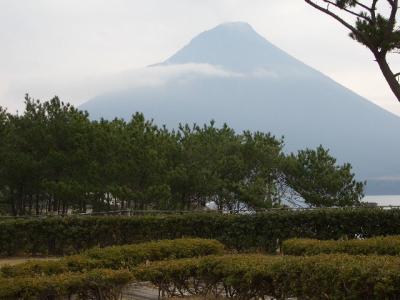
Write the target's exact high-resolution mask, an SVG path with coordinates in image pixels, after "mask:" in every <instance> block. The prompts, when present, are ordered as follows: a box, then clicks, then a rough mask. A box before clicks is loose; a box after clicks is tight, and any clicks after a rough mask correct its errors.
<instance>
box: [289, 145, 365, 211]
mask: <svg viewBox="0 0 400 300" xmlns="http://www.w3.org/2000/svg"><path fill="white" fill-rule="evenodd" d="M284 165H285V166H284V170H285V171H284V174H285V176H286V181H287V183H288V185H289V186H290V187H291V188H292V189H293V190H294V191H296V192H297V193H298V194H299V195H300V196H301V197H302V198H303V199H304V202H305V203H306V204H309V205H310V206H316V207H330V206H352V205H358V204H359V203H360V200H361V198H362V197H363V196H364V194H363V188H364V184H363V183H361V182H357V181H356V180H355V179H354V174H352V173H351V165H349V164H344V165H342V166H338V165H337V164H336V159H335V158H334V157H332V156H331V155H330V154H329V151H328V150H325V149H324V148H323V147H322V146H319V147H318V148H317V149H316V150H311V149H306V150H301V151H299V152H298V154H297V155H294V154H291V155H290V156H288V157H287V158H286V159H285V163H284Z"/></svg>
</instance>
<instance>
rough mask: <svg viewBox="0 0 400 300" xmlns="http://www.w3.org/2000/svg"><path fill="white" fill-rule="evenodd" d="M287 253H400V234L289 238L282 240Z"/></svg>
mask: <svg viewBox="0 0 400 300" xmlns="http://www.w3.org/2000/svg"><path fill="white" fill-rule="evenodd" d="M282 252H283V253H285V254H286V255H315V254H322V253H326V254H329V253H347V254H352V255H371V254H374V255H400V236H386V237H382V236H380V237H374V238H368V239H363V240H359V239H354V240H339V241H335V240H327V241H321V240H315V239H296V238H295V239H289V240H286V241H283V242H282Z"/></svg>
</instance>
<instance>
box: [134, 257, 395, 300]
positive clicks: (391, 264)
mask: <svg viewBox="0 0 400 300" xmlns="http://www.w3.org/2000/svg"><path fill="white" fill-rule="evenodd" d="M134 275H135V277H136V278H137V279H138V280H144V281H150V282H152V283H153V284H154V285H156V286H157V287H158V288H159V289H160V290H161V291H162V292H163V293H164V294H166V295H168V296H174V295H183V294H192V295H194V294H196V295H214V296H221V295H222V296H226V297H228V298H238V299H253V298H254V299H265V297H266V296H270V297H273V298H276V299H286V298H290V297H296V298H298V299H367V300H368V299H400V284H399V283H400V258H399V257H395V256H350V255H347V254H340V255H339V254H336V255H317V256H310V257H302V256H297V257H295V256H263V255H228V256H219V257H204V258H198V259H182V260H175V261H165V262H157V263H151V264H150V265H147V266H142V267H139V268H137V270H136V273H135V274H134Z"/></svg>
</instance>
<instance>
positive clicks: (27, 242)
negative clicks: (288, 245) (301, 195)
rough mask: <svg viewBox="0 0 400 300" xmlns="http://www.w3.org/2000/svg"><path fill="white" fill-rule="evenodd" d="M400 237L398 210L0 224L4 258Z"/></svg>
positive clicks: (0, 250)
mask: <svg viewBox="0 0 400 300" xmlns="http://www.w3.org/2000/svg"><path fill="white" fill-rule="evenodd" d="M394 234H400V210H398V209H393V210H381V209H368V208H365V209H325V210H312V211H285V210H283V211H271V212H267V213H259V214H254V215H226V214H217V213H215V214H213V213H210V214H187V215H168V216H142V217H66V218H57V217H55V218H42V219H13V220H2V221H0V236H1V240H0V255H3V256H4V255H16V254H19V253H28V254H43V255H61V254H72V253H77V252H80V251H82V250H85V249H89V248H92V247H95V246H100V247H105V246H111V245H123V244H134V243H139V242H145V241H149V240H162V239H175V238H180V237H201V238H210V239H217V240H219V241H221V242H222V243H224V244H225V245H227V246H228V247H230V248H234V249H238V250H243V249H255V248H257V249H265V250H268V251H275V249H276V247H277V241H282V240H286V239H289V238H294V237H301V238H315V239H324V240H326V239H339V238H341V237H343V236H345V235H346V236H347V237H349V238H352V237H354V236H355V235H361V236H362V237H372V236H379V235H394Z"/></svg>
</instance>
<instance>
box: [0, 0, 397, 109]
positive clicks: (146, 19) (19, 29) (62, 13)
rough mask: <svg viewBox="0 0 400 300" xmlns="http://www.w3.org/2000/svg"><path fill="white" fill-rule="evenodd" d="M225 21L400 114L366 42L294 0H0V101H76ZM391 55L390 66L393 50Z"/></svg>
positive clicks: (14, 106) (9, 103) (18, 106)
mask: <svg viewBox="0 0 400 300" xmlns="http://www.w3.org/2000/svg"><path fill="white" fill-rule="evenodd" d="M230 21H244V22H248V23H249V24H251V25H252V26H253V27H254V29H255V30H256V31H258V32H259V33H260V34H261V35H262V36H264V37H265V38H266V39H268V40H269V41H270V42H272V43H273V44H275V45H276V46H278V47H280V48H281V49H283V50H285V51H286V52H288V53H289V54H291V55H293V56H295V57H296V58H298V59H299V60H301V61H303V62H305V63H307V64H309V65H310V66H312V67H314V68H316V69H318V70H319V71H321V72H323V73H325V74H326V75H328V76H330V77H331V78H333V79H335V80H336V81H338V82H339V83H341V84H343V85H344V86H346V87H348V88H350V89H352V90H354V91H355V92H357V93H358V94H360V95H362V96H364V97H366V98H368V99H370V100H371V101H373V102H375V103H377V104H379V105H381V106H382V107H384V108H386V109H388V110H390V111H392V112H394V113H396V114H398V115H400V104H398V103H397V101H396V99H395V98H394V96H392V94H391V92H390V90H389V88H388V87H387V85H386V82H385V81H384V80H383V78H382V75H381V74H380V72H379V69H378V67H377V65H376V63H375V62H374V61H373V57H372V55H371V54H370V53H369V52H368V50H367V49H366V48H364V47H362V46H361V45H359V44H357V43H356V42H354V41H352V40H351V39H350V38H349V37H348V33H347V31H346V30H345V29H344V28H342V27H341V26H340V25H339V24H337V23H336V22H335V21H334V20H331V19H329V18H328V17H326V16H323V15H321V14H320V13H318V12H316V11H314V10H313V9H312V8H310V7H309V6H308V5H306V4H305V3H304V1H303V0H112V1H110V0H0V105H1V106H5V107H8V108H9V110H10V111H14V110H16V109H21V108H22V107H23V106H22V103H23V97H24V94H25V93H27V92H28V93H30V94H31V96H33V97H34V98H39V99H44V100H45V99H48V98H50V97H52V96H54V95H58V96H60V97H61V98H62V100H65V101H69V102H71V103H73V104H77V105H78V104H80V103H82V102H84V101H85V100H87V99H89V98H91V97H93V96H95V95H96V84H95V83H96V82H102V80H99V78H104V77H107V76H110V75H112V74H115V73H119V72H121V71H125V70H130V69H140V68H143V67H145V66H147V65H150V64H154V63H157V62H160V61H163V60H165V59H166V58H167V57H169V56H171V55H172V54H173V53H174V52H176V51H177V50H178V49H180V48H181V47H182V46H184V45H185V44H187V43H188V42H189V41H190V39H191V38H193V37H194V36H195V35H197V34H198V33H200V32H202V31H205V30H207V29H210V28H212V27H214V26H216V25H218V24H220V23H223V22H230ZM393 59H394V61H393V66H394V69H395V70H394V71H396V72H397V71H399V69H400V59H399V58H397V57H394V58H393ZM396 66H398V67H399V68H398V69H396Z"/></svg>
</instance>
